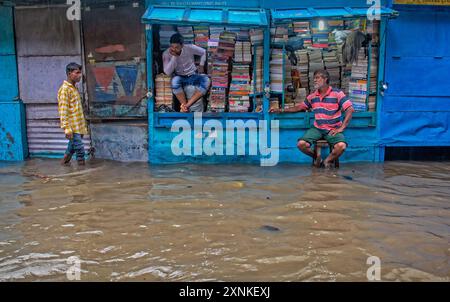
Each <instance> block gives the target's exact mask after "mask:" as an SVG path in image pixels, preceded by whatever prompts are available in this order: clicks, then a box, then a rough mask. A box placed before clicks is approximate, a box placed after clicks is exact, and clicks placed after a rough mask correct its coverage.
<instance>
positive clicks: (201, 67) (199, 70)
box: [197, 65, 205, 73]
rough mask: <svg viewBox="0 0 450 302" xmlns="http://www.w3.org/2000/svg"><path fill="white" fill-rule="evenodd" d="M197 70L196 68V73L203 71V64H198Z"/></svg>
mask: <svg viewBox="0 0 450 302" xmlns="http://www.w3.org/2000/svg"><path fill="white" fill-rule="evenodd" d="M197 70H198V73H205V66H203V65H198V68H197Z"/></svg>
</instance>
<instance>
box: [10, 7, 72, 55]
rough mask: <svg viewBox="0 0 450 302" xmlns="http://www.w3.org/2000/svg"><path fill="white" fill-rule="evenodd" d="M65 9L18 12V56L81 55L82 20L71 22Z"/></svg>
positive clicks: (21, 9)
mask: <svg viewBox="0 0 450 302" xmlns="http://www.w3.org/2000/svg"><path fill="white" fill-rule="evenodd" d="M66 10H67V9H66V8H64V7H45V8H20V9H17V10H16V22H15V23H16V39H17V54H18V56H49V55H51V56H57V55H60V56H74V55H80V54H81V44H80V24H79V21H69V20H67V17H66Z"/></svg>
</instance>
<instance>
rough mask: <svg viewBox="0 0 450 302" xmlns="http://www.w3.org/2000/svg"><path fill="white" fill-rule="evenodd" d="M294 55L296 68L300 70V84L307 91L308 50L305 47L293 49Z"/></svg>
mask: <svg viewBox="0 0 450 302" xmlns="http://www.w3.org/2000/svg"><path fill="white" fill-rule="evenodd" d="M295 56H296V57H297V70H298V71H299V72H300V85H301V87H302V88H305V89H306V90H307V91H309V85H308V70H309V58H308V51H307V50H306V49H301V50H297V51H295Z"/></svg>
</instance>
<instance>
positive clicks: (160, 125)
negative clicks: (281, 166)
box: [143, 5, 269, 163]
mask: <svg viewBox="0 0 450 302" xmlns="http://www.w3.org/2000/svg"><path fill="white" fill-rule="evenodd" d="M143 22H144V23H146V24H147V25H146V33H147V46H148V49H147V62H148V71H147V74H148V87H149V88H150V91H151V92H153V91H154V86H155V84H154V76H155V71H154V64H153V62H154V58H153V53H154V52H153V39H154V37H153V31H154V28H155V26H158V25H161V24H169V25H220V26H239V27H243V28H259V29H262V30H263V32H264V36H265V39H264V46H263V47H264V60H263V61H264V79H263V82H264V84H265V86H267V85H268V80H269V79H268V50H269V44H268V41H269V39H268V35H269V31H268V22H269V21H268V15H267V12H266V10H264V9H259V8H248V7H247V8H230V7H198V8H197V7H181V6H176V7H171V6H158V5H151V6H149V8H148V9H147V11H146V13H145V15H144V16H143ZM260 96H262V97H263V98H264V101H263V103H264V105H263V107H264V110H263V112H248V113H237V112H236V113H235V112H226V113H203V116H202V120H199V119H197V118H196V117H195V116H194V114H193V113H179V112H173V113H168V112H154V104H153V102H154V96H153V95H152V97H151V100H150V102H149V106H148V116H149V161H150V162H152V163H170V162H172V163H175V162H214V163H216V162H236V161H244V162H254V161H258V160H260V158H261V154H260V153H259V152H251V150H254V149H252V148H253V147H255V146H256V145H257V144H258V138H257V137H255V136H254V135H253V134H255V133H256V132H257V131H258V130H257V129H256V128H257V126H258V123H259V121H260V120H263V119H265V120H268V100H267V96H266V95H264V96H263V93H261V94H260ZM175 121H177V123H180V124H181V125H184V127H186V129H187V128H189V129H191V130H193V131H190V137H189V138H188V139H189V140H190V142H189V145H190V146H189V148H188V149H189V150H187V151H186V152H183V153H182V154H179V155H175V154H174V153H176V152H173V150H172V148H171V144H172V142H173V141H174V138H175V137H176V136H177V135H178V134H177V132H178V129H176V130H177V131H171V128H172V126H173V123H174V122H175ZM228 122H238V123H243V124H244V125H246V126H247V127H246V131H245V132H243V133H241V135H243V136H240V135H239V134H238V133H234V132H233V134H232V138H231V137H230V138H229V137H223V141H224V144H227V145H232V149H233V150H232V151H230V150H225V149H224V148H222V150H220V151H218V152H217V153H216V154H215V155H213V156H208V155H205V154H204V153H203V152H202V150H201V149H202V146H203V144H204V142H205V140H207V139H208V138H211V136H212V135H211V133H212V132H211V131H210V132H209V136H206V137H204V135H203V131H202V130H201V129H202V128H203V127H209V126H211V125H213V126H212V128H211V130H212V129H215V130H217V129H218V128H225V125H226V124H227V123H228ZM199 129H200V130H199ZM233 131H234V129H233ZM255 131H256V132H255ZM260 131H264V130H260ZM264 133H266V134H267V132H264ZM242 140H245V146H244V145H241V144H243V143H242ZM231 141H233V142H231ZM191 143H192V144H191ZM236 148H237V149H236ZM242 149H244V150H242ZM241 152H242V153H241ZM222 153H223V154H227V155H221V154H222Z"/></svg>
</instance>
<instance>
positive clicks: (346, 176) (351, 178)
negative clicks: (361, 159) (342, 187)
mask: <svg viewBox="0 0 450 302" xmlns="http://www.w3.org/2000/svg"><path fill="white" fill-rule="evenodd" d="M342 177H344V178H345V179H347V180H353V177H351V176H348V175H343V176H342Z"/></svg>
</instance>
